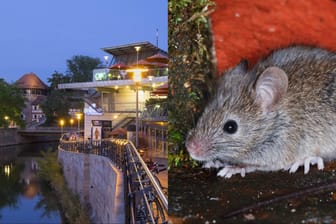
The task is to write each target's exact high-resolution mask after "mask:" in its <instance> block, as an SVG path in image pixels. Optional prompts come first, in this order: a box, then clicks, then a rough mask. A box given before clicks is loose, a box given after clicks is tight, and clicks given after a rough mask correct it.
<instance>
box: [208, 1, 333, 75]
mask: <svg viewBox="0 0 336 224" xmlns="http://www.w3.org/2000/svg"><path fill="white" fill-rule="evenodd" d="M215 2H216V9H215V12H214V13H212V14H211V21H212V31H213V38H214V46H215V51H216V59H217V73H218V74H221V72H223V71H224V70H225V69H227V68H229V67H232V66H235V65H236V64H237V63H239V61H240V60H241V59H242V58H245V59H248V60H249V62H250V63H252V64H253V63H255V62H256V61H257V60H258V59H259V58H261V57H263V56H265V55H267V54H268V53H269V52H270V51H271V50H273V49H276V48H279V47H286V46H289V45H293V44H308V45H313V46H318V47H322V48H327V49H330V50H335V51H336V1H333V0H215Z"/></svg>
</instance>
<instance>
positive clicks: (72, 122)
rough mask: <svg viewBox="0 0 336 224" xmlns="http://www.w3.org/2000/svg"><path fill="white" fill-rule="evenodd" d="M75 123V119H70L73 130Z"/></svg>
mask: <svg viewBox="0 0 336 224" xmlns="http://www.w3.org/2000/svg"><path fill="white" fill-rule="evenodd" d="M74 122H75V121H74V119H72V118H71V119H70V125H71V130H72V126H73V124H74Z"/></svg>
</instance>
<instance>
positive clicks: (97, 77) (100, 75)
mask: <svg viewBox="0 0 336 224" xmlns="http://www.w3.org/2000/svg"><path fill="white" fill-rule="evenodd" d="M109 72H110V70H109V69H108V68H101V69H94V70H93V80H94V81H101V80H107V79H108V75H109Z"/></svg>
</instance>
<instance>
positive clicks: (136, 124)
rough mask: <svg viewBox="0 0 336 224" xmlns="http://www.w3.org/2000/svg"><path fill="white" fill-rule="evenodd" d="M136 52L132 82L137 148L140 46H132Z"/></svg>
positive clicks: (136, 142) (136, 144)
mask: <svg viewBox="0 0 336 224" xmlns="http://www.w3.org/2000/svg"><path fill="white" fill-rule="evenodd" d="M134 48H135V50H136V52H137V67H136V70H134V77H133V79H134V82H135V95H136V97H135V104H136V106H135V113H136V114H135V147H136V148H138V146H139V84H140V82H141V70H139V64H138V62H139V51H140V48H141V47H140V46H136V47H134Z"/></svg>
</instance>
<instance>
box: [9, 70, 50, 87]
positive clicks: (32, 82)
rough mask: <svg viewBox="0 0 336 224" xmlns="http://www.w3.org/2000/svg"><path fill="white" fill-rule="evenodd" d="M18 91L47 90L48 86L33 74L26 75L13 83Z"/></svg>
mask: <svg viewBox="0 0 336 224" xmlns="http://www.w3.org/2000/svg"><path fill="white" fill-rule="evenodd" d="M15 84H16V86H17V87H19V88H20V89H47V88H48V86H47V85H46V84H45V83H44V82H42V80H41V79H40V78H39V77H38V76H37V75H36V74H35V73H27V74H25V75H23V76H22V77H21V78H19V79H18V80H17V81H16V82H15Z"/></svg>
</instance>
